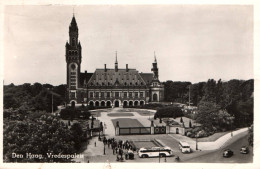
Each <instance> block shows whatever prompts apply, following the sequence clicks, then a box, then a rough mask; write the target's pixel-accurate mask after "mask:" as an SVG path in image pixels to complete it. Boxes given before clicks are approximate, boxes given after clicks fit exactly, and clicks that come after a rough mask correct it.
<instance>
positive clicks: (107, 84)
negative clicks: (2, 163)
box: [90, 79, 144, 86]
mask: <svg viewBox="0 0 260 169" xmlns="http://www.w3.org/2000/svg"><path fill="white" fill-rule="evenodd" d="M111 80H112V79H111ZM94 85H95V86H112V85H113V83H111V82H107V83H105V82H102V83H98V82H96V83H93V82H91V83H90V86H94ZM124 85H125V86H140V85H141V86H142V85H144V83H143V82H141V83H138V82H135V83H132V82H130V83H127V82H125V83H124Z"/></svg>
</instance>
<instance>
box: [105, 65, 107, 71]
mask: <svg viewBox="0 0 260 169" xmlns="http://www.w3.org/2000/svg"><path fill="white" fill-rule="evenodd" d="M106 71H107V64H105V72H106Z"/></svg>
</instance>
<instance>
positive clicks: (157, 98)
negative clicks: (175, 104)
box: [66, 16, 164, 107]
mask: <svg viewBox="0 0 260 169" xmlns="http://www.w3.org/2000/svg"><path fill="white" fill-rule="evenodd" d="M78 36H79V34H78V26H77V22H76V19H75V17H74V16H73V18H72V21H71V24H70V26H69V42H67V43H66V62H67V91H66V92H67V94H66V102H67V103H68V104H82V103H83V104H85V105H86V104H87V105H92V106H113V107H121V106H132V105H143V104H146V103H148V102H161V101H163V100H164V86H163V84H162V83H161V82H160V81H159V70H158V67H157V60H156V57H155V56H154V62H153V63H152V69H151V71H152V73H139V72H138V70H136V69H132V68H128V64H126V66H125V68H119V67H118V61H117V54H116V60H115V65H114V68H112V69H111V68H107V67H106V64H105V65H104V68H102V69H96V71H95V72H94V73H88V72H87V71H85V72H84V73H82V72H81V71H80V70H81V58H82V56H81V44H80V42H79V40H78Z"/></svg>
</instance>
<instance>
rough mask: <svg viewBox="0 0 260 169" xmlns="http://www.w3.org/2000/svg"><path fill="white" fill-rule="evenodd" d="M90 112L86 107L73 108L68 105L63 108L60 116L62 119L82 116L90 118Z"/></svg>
mask: <svg viewBox="0 0 260 169" xmlns="http://www.w3.org/2000/svg"><path fill="white" fill-rule="evenodd" d="M90 115H91V114H90V112H89V111H88V109H86V108H71V107H67V108H65V109H62V110H61V112H60V117H61V118H62V119H74V118H82V119H89V117H90Z"/></svg>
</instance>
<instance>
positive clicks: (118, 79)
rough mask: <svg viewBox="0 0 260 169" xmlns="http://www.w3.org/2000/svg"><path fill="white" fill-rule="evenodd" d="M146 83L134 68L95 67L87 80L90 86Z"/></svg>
mask: <svg viewBox="0 0 260 169" xmlns="http://www.w3.org/2000/svg"><path fill="white" fill-rule="evenodd" d="M115 83H117V85H123V86H135V85H141V86H142V85H147V84H146V81H145V80H143V78H142V77H141V76H140V73H139V72H138V71H137V70H136V69H128V71H127V69H118V71H115V69H96V71H95V72H94V73H93V76H92V77H91V79H90V80H89V81H88V85H90V86H100V85H101V86H107V85H108V86H110V85H115Z"/></svg>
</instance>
